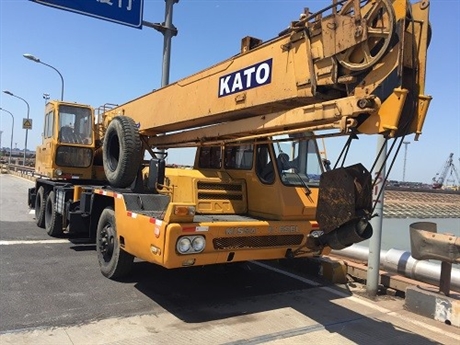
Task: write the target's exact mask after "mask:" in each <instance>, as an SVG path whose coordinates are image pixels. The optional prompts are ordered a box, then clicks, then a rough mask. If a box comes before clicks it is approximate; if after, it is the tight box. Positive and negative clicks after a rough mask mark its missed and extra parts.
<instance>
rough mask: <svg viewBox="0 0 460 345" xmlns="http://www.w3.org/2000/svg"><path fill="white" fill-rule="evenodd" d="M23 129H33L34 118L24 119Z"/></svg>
mask: <svg viewBox="0 0 460 345" xmlns="http://www.w3.org/2000/svg"><path fill="white" fill-rule="evenodd" d="M22 129H32V119H26V118H23V119H22Z"/></svg>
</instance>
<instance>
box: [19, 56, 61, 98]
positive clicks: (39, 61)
mask: <svg viewBox="0 0 460 345" xmlns="http://www.w3.org/2000/svg"><path fill="white" fill-rule="evenodd" d="M23 56H24V57H25V58H26V59H28V60H30V61H33V62H36V63H41V64H42V65H45V66H48V67H49V68H52V69H54V70H55V71H56V72H57V74H59V77H60V78H61V101H63V100H64V78H63V77H62V74H61V72H59V71H58V70H57V68H55V67H53V66H51V65H48V64H47V63H44V62H43V61H41V60H40V59H39V58H37V57H35V56H33V55H32V54H23Z"/></svg>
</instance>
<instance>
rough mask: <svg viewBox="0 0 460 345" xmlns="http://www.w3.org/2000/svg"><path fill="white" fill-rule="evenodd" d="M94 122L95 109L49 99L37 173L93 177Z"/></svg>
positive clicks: (36, 165)
mask: <svg viewBox="0 0 460 345" xmlns="http://www.w3.org/2000/svg"><path fill="white" fill-rule="evenodd" d="M93 124H94V111H93V109H92V108H91V107H89V106H85V105H79V104H74V103H67V102H59V101H50V102H48V104H47V105H46V112H45V121H44V129H43V138H42V139H43V142H42V145H40V146H38V147H37V153H36V164H35V170H36V172H37V173H39V174H40V175H42V176H45V177H49V178H80V179H89V178H92V163H93V155H94V130H93Z"/></svg>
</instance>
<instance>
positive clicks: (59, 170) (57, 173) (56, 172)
mask: <svg viewBox="0 0 460 345" xmlns="http://www.w3.org/2000/svg"><path fill="white" fill-rule="evenodd" d="M54 173H55V174H56V176H61V175H62V170H61V169H56V170H54Z"/></svg>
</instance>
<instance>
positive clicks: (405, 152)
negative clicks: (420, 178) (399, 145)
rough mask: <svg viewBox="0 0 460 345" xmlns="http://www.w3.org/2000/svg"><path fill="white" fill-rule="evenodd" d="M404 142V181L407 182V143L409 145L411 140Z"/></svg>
mask: <svg viewBox="0 0 460 345" xmlns="http://www.w3.org/2000/svg"><path fill="white" fill-rule="evenodd" d="M403 144H404V165H403V182H406V162H407V145H409V144H410V142H409V141H403Z"/></svg>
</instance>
